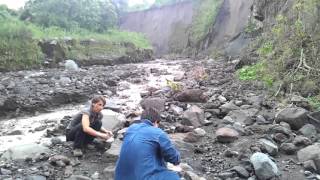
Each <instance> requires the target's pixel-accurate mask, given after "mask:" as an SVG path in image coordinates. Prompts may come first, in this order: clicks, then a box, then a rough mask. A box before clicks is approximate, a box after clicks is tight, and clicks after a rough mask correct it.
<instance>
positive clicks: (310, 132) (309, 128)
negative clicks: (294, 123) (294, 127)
mask: <svg viewBox="0 0 320 180" xmlns="http://www.w3.org/2000/svg"><path fill="white" fill-rule="evenodd" d="M299 133H300V134H302V135H303V136H306V137H312V136H315V135H316V134H317V129H316V127H315V126H314V125H312V124H306V125H304V126H303V127H302V128H300V129H299Z"/></svg>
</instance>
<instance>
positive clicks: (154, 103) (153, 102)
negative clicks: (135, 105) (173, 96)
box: [140, 98, 166, 112]
mask: <svg viewBox="0 0 320 180" xmlns="http://www.w3.org/2000/svg"><path fill="white" fill-rule="evenodd" d="M165 102H166V101H165V100H164V99H161V98H147V99H144V100H142V101H141V102H140V105H141V107H142V108H143V109H146V108H154V109H156V110H158V111H160V112H162V111H164V109H165Z"/></svg>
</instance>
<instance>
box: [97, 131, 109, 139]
mask: <svg viewBox="0 0 320 180" xmlns="http://www.w3.org/2000/svg"><path fill="white" fill-rule="evenodd" d="M98 137H100V138H102V139H104V140H107V139H109V138H111V137H112V135H111V134H110V133H102V132H98Z"/></svg>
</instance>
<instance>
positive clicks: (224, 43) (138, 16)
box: [120, 0, 253, 55]
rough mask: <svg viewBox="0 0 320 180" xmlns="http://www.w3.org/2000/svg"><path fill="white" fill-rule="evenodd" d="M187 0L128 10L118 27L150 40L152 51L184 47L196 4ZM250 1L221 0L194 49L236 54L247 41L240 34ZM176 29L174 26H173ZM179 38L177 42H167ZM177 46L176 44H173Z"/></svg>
mask: <svg viewBox="0 0 320 180" xmlns="http://www.w3.org/2000/svg"><path fill="white" fill-rule="evenodd" d="M199 2H201V1H188V2H183V3H179V4H175V5H170V6H165V7H162V8H155V9H149V10H146V11H140V12H132V13H128V14H127V15H126V16H124V17H122V18H121V23H120V27H121V29H124V30H129V31H135V32H141V33H144V34H145V35H146V37H147V38H148V39H149V40H150V41H151V43H152V45H153V47H154V50H155V53H156V54H157V55H162V54H166V53H169V52H171V51H174V48H178V49H181V48H183V46H185V48H187V46H188V36H189V34H188V32H187V29H188V28H191V27H190V26H191V24H192V19H193V15H194V14H195V9H196V8H195V7H196V3H199ZM252 4H253V0H224V2H223V5H222V7H221V8H220V11H219V13H218V16H217V18H216V20H215V22H212V26H211V27H210V29H208V34H207V36H206V38H205V39H203V41H201V42H200V43H199V46H198V47H193V48H197V49H196V50H195V52H197V53H201V52H205V51H206V53H207V54H210V53H211V52H212V51H217V50H219V51H222V52H223V53H224V52H227V53H230V54H232V55H233V54H238V53H239V52H240V50H241V49H242V47H244V46H245V45H246V44H248V41H249V40H248V39H247V38H246V37H245V36H244V35H242V34H241V32H243V30H244V28H245V27H246V25H247V22H248V19H249V15H250V12H251V10H250V8H251V6H252ZM177 28H178V29H177ZM176 39H178V40H179V42H180V44H177V43H175V44H171V43H170V42H172V40H173V41H175V42H177V40H176ZM174 46H179V47H174Z"/></svg>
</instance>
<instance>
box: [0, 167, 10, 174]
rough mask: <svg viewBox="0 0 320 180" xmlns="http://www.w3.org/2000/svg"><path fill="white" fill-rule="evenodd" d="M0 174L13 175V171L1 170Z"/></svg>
mask: <svg viewBox="0 0 320 180" xmlns="http://www.w3.org/2000/svg"><path fill="white" fill-rule="evenodd" d="M0 174H1V175H11V174H12V171H10V170H9V169H5V168H0Z"/></svg>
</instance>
